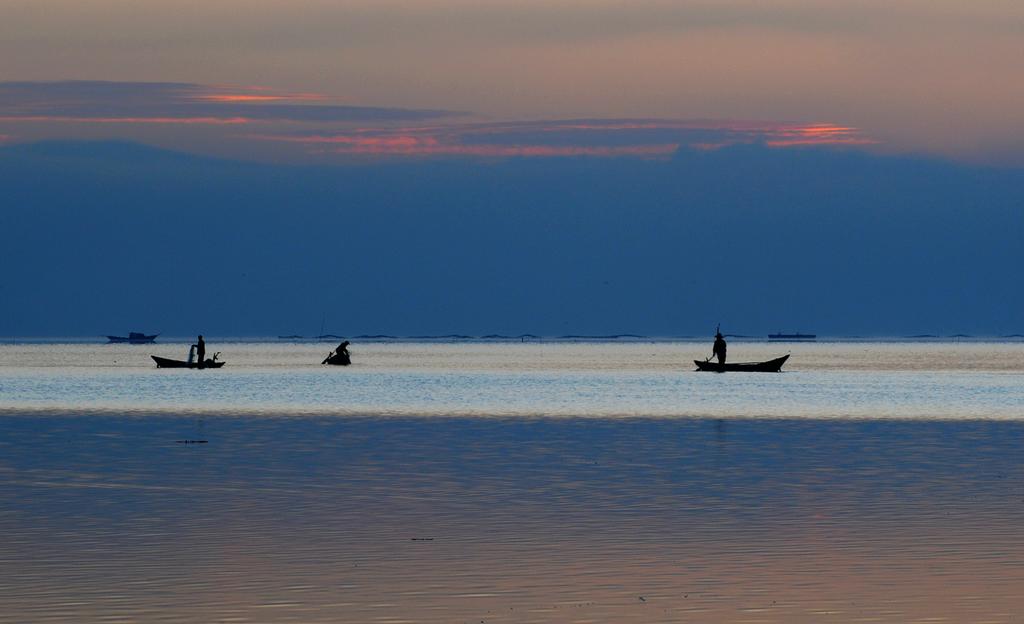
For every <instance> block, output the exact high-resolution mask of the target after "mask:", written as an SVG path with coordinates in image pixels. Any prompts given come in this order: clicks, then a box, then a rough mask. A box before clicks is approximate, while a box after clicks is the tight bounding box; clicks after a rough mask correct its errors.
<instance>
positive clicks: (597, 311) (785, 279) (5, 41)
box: [0, 0, 1024, 335]
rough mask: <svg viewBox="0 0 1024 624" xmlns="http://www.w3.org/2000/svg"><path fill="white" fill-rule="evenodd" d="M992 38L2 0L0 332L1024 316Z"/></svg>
mask: <svg viewBox="0 0 1024 624" xmlns="http://www.w3.org/2000/svg"><path fill="white" fill-rule="evenodd" d="M1022 62H1024V4H1022V3H1020V2H1017V1H1010V0H976V1H973V2H962V1H953V0H890V1H886V2H883V1H881V0H856V1H849V2H841V3H840V2H832V1H812V0H776V1H773V2H763V1H756V0H715V1H711V0H708V1H679V0H677V1H668V0H631V1H629V2H625V1H618V0H588V1H584V0H547V1H543V2H542V1H539V0H516V1H511V0H490V1H489V2H469V1H468V0H373V1H370V0H292V1H290V2H279V1H270V0H217V1H210V0H204V1H202V2H200V1H197V0H179V1H176V2H165V1H161V0H134V1H128V0H48V1H47V2H39V1H38V0H0V183H2V184H3V188H4V189H5V193H4V195H3V197H2V198H0V230H2V231H4V232H5V233H6V238H7V242H6V243H5V245H3V246H0V300H2V301H3V302H4V303H5V306H4V310H3V311H2V313H0V335H94V334H99V335H102V334H108V333H124V332H125V331H128V330H143V331H150V332H151V331H163V332H165V333H179V334H182V335H186V334H191V333H197V329H196V328H205V331H206V332H207V333H208V334H217V333H219V334H221V335H276V334H291V333H300V334H308V333H310V332H309V331H308V328H309V319H314V320H315V321H316V322H315V323H314V324H315V325H319V319H321V318H322V317H323V316H324V315H325V314H327V315H328V316H329V318H330V319H331V320H332V321H333V325H332V327H331V329H332V330H333V333H344V334H348V335H355V334H359V333H366V334H377V333H383V334H431V333H435V334H445V333H479V334H487V333H506V334H518V333H535V334H543V335H561V334H585V333H592V334H612V333H638V334H654V335H687V334H699V333H701V332H705V331H706V330H707V328H708V327H711V326H713V325H714V324H717V323H718V322H723V323H727V324H728V325H729V326H730V327H734V328H736V329H735V332H737V333H763V332H768V331H780V330H783V331H786V330H790V331H798V330H799V331H817V332H819V333H823V334H824V333H834V334H846V335H854V334H856V335H862V334H867V335H898V334H917V333H939V334H942V333H947V334H951V333H959V332H962V333H982V334H989V335H1007V334H1013V333H1024V319H1022V317H1021V314H1020V312H1019V310H1021V309H1022V307H1024V294H1022V292H1021V289H1020V288H1019V287H1018V286H1017V284H1018V283H1019V278H1018V276H1017V267H1019V266H1022V264H1024V256H1022V253H1024V252H1022V247H1024V246H1022V245H1021V244H1020V242H1021V240H1024V225H1022V223H1024V211H1022V206H1024V184H1022V182H1024V78H1022V77H1021V76H1022V75H1021V72H1020V67H1021V66H1022ZM41 284H45V285H46V287H45V288H41V287H40V285H41ZM197 302H201V305H197ZM303 327H305V328H306V329H305V330H304V329H302V328H303Z"/></svg>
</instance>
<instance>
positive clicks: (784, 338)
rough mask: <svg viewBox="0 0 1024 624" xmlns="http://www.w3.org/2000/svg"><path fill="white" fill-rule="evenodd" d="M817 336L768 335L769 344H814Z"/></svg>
mask: <svg viewBox="0 0 1024 624" xmlns="http://www.w3.org/2000/svg"><path fill="white" fill-rule="evenodd" d="M817 339H818V336H817V334H768V342H814V341H816V340H817Z"/></svg>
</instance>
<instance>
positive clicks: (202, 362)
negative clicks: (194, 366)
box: [196, 334, 206, 368]
mask: <svg viewBox="0 0 1024 624" xmlns="http://www.w3.org/2000/svg"><path fill="white" fill-rule="evenodd" d="M196 355H197V356H198V357H199V368H204V367H205V366H206V342H204V341H203V335H202V334H199V340H198V341H197V342H196Z"/></svg>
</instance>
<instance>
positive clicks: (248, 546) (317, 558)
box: [0, 413, 1024, 623]
mask: <svg viewBox="0 0 1024 624" xmlns="http://www.w3.org/2000/svg"><path fill="white" fill-rule="evenodd" d="M0 433H2V436H0V536H2V539H0V622H57V621H60V622H71V621H74V622H120V621H124V622H129V621H145V622H164V621H167V622H474V623H475V622H481V621H483V622H662V621H664V622H912V621H913V622H925V621H927V622H943V621H946V622H1016V621H1021V618H1022V614H1024V597H1022V595H1024V455H1022V453H1021V450H1022V448H1024V444H1022V443H1024V423H1022V422H1014V421H979V420H959V421H930V420H913V421H911V420H883V419H878V420H844V419H831V420H817V419H807V418H801V419H795V420H771V419H725V420H721V419H664V418H662V419H644V418H630V419H621V418H618V419H615V418H607V419H605V418H596V417H590V418H584V419H575V418H537V419H531V418H500V417H494V416H491V417H487V418H472V417H466V418H444V417H438V416H431V417H429V418H414V417H390V418H387V417H385V418H359V417H336V416H305V417H270V416H266V415H257V416H244V415H236V416H230V417H227V416H224V417H198V416H196V415H189V416H173V415H167V414H156V415H133V416H120V415H116V414H99V415H95V414H94V415H90V416H69V415H56V414H39V413H35V414H32V415H30V416H15V415H4V416H0ZM178 440H207V441H208V443H206V444H181V443H178V442H176V441H178Z"/></svg>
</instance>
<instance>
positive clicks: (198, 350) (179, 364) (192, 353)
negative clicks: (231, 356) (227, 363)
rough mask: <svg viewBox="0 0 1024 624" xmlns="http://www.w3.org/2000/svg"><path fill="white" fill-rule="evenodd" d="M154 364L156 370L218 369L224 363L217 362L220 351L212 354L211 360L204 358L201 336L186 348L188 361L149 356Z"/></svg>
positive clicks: (204, 352) (204, 346) (204, 344)
mask: <svg viewBox="0 0 1024 624" xmlns="http://www.w3.org/2000/svg"><path fill="white" fill-rule="evenodd" d="M149 357H151V358H153V361H154V362H156V367H157V368H198V369H203V368H220V367H222V366H224V362H218V361H217V358H219V357H220V351H218V352H216V353H214V354H213V357H212V358H207V357H206V342H205V341H204V340H203V336H202V335H200V336H199V340H198V341H196V344H194V345H191V346H189V348H188V359H187V360H172V359H170V358H164V357H160V356H158V355H151V356H149Z"/></svg>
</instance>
